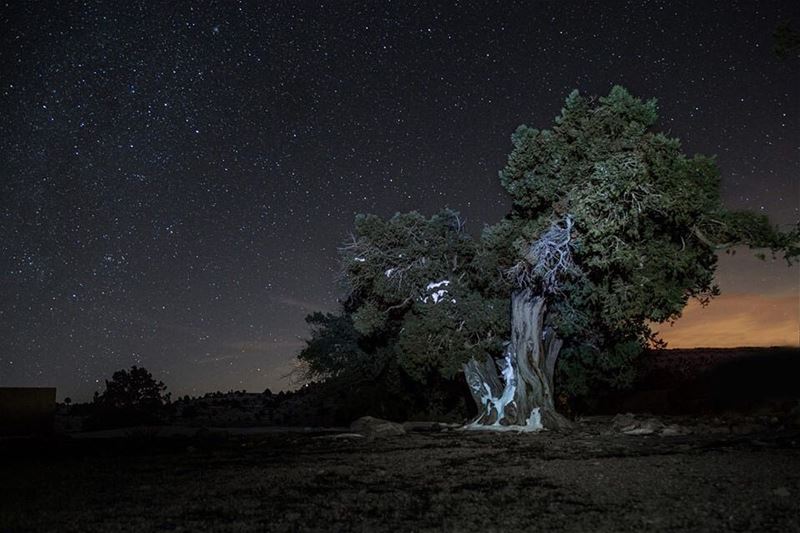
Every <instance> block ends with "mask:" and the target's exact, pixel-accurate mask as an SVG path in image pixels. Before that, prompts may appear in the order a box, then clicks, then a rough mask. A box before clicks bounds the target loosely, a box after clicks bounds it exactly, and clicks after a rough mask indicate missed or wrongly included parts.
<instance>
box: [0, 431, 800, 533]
mask: <svg viewBox="0 0 800 533" xmlns="http://www.w3.org/2000/svg"><path fill="white" fill-rule="evenodd" d="M0 472H2V476H0V531H2V532H7V531H14V532H17V531H103V532H107V531H162V530H163V531H212V530H213V531H341V530H353V531H483V532H486V531H518V530H527V531H533V530H543V531H642V530H646V531H780V532H788V531H800V433H799V432H798V431H797V430H789V429H785V428H783V429H779V430H772V431H769V430H766V429H764V428H760V429H758V428H757V429H756V432H755V433H750V434H746V435H741V434H732V433H725V434H721V433H715V432H705V433H700V434H693V435H684V436H672V437H664V436H658V435H646V436H641V435H640V436H632V435H625V434H621V433H619V432H618V431H614V430H612V429H611V426H610V419H604V418H594V419H590V420H586V421H584V422H583V423H582V424H581V425H580V427H579V428H578V429H577V430H576V431H574V432H572V433H570V434H556V433H551V432H543V433H538V434H522V435H520V434H491V433H490V434H486V433H473V432H455V431H445V432H438V433H410V434H408V435H402V436H396V437H391V438H386V439H376V440H368V439H364V438H361V439H358V438H340V439H336V438H331V436H330V435H329V434H325V435H314V434H299V433H284V434H260V435H223V434H214V433H210V434H200V435H197V436H180V435H175V436H172V437H169V438H155V437H152V436H148V435H134V436H131V437H127V438H122V439H83V440H77V439H61V440H51V441H6V442H0Z"/></svg>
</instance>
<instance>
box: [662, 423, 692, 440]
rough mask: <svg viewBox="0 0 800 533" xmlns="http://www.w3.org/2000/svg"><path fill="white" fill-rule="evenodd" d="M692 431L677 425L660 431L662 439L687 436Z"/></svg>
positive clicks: (671, 425)
mask: <svg viewBox="0 0 800 533" xmlns="http://www.w3.org/2000/svg"><path fill="white" fill-rule="evenodd" d="M691 432H692V430H690V429H689V428H687V427H686V426H679V425H678V424H670V425H668V426H666V427H664V429H662V430H661V436H662V437H676V436H678V435H688V434H689V433H691Z"/></svg>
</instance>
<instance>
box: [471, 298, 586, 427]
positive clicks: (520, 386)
mask: <svg viewBox="0 0 800 533" xmlns="http://www.w3.org/2000/svg"><path fill="white" fill-rule="evenodd" d="M545 310H546V309H545V299H544V297H543V296H539V295H534V294H533V292H532V291H531V289H529V288H525V289H519V290H517V291H515V292H514V294H512V296H511V341H510V342H509V343H508V344H507V346H506V350H505V353H504V354H503V359H501V360H500V362H499V364H496V363H495V361H494V360H493V359H492V358H491V357H489V356H487V358H486V360H485V361H484V362H483V363H478V362H477V361H475V360H474V359H473V360H472V361H470V362H469V363H467V364H466V365H465V367H464V373H465V375H466V378H467V383H468V384H469V388H470V392H471V393H472V397H473V399H474V400H475V403H476V404H477V405H478V409H479V414H478V417H477V418H476V419H475V420H474V421H473V422H472V424H470V425H469V426H468V427H470V428H472V429H500V430H502V429H509V430H511V429H517V430H528V431H535V430H537V429H542V428H543V427H544V428H548V429H562V428H565V427H567V426H569V425H570V424H569V422H568V421H567V419H566V418H564V417H563V416H561V415H559V414H558V413H557V412H556V409H555V402H554V399H553V373H554V371H555V366H556V360H557V359H558V354H559V352H560V351H561V346H562V344H563V341H562V340H561V339H559V338H557V337H556V335H555V333H554V332H553V331H552V329H551V328H544V327H543V324H544V315H545ZM498 367H499V368H498ZM498 370H499V372H498Z"/></svg>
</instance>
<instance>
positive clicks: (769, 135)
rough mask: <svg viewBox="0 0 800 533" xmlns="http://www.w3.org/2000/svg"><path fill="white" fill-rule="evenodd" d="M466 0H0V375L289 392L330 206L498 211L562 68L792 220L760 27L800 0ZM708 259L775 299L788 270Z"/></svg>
mask: <svg viewBox="0 0 800 533" xmlns="http://www.w3.org/2000/svg"><path fill="white" fill-rule="evenodd" d="M477 4H479V3H472V2H469V3H467V2H464V3H458V2H454V3H448V4H447V5H444V4H442V5H436V4H433V3H431V2H411V1H402V2H374V3H362V2H330V3H323V4H320V3H311V2H294V1H292V2H266V3H265V2H212V3H207V4H205V5H201V4H199V3H196V4H194V7H191V6H190V5H189V4H183V3H180V4H179V3H173V2H150V1H129V2H125V3H124V4H120V3H110V2H91V1H87V2H63V1H54V2H6V3H5V4H4V5H3V7H2V14H0V23H2V26H3V28H4V31H3V32H2V35H1V36H0V43H1V45H0V67H1V68H2V75H0V105H1V106H2V108H1V109H0V224H1V226H0V238H1V239H2V240H1V241H0V246H1V247H2V248H1V249H0V385H5V384H8V385H56V386H58V387H59V397H63V396H65V395H70V396H72V397H73V398H78V399H83V398H88V397H89V396H90V395H91V393H92V392H93V391H94V390H95V389H96V388H98V387H99V386H100V385H101V384H102V380H103V379H105V378H107V377H109V376H110V375H111V373H112V372H113V371H114V370H117V369H119V368H123V367H128V366H130V365H132V364H140V365H144V366H146V367H147V368H148V369H150V370H152V371H153V372H154V374H156V375H157V376H158V377H159V378H160V379H162V380H163V381H165V382H166V383H167V385H168V386H169V387H170V390H172V391H174V392H175V393H178V394H184V393H190V394H193V393H201V392H205V391H211V390H217V389H221V390H227V389H231V388H234V389H242V388H246V389H250V390H263V389H264V388H266V387H271V388H272V389H273V390H275V389H279V388H285V387H287V386H289V383H288V381H287V380H284V379H282V378H281V376H283V375H285V374H286V373H287V372H288V371H289V370H290V369H291V360H292V358H293V356H294V354H295V353H296V352H297V351H298V349H299V348H300V346H301V344H302V343H301V342H300V341H299V340H298V336H303V335H305V332H306V330H305V324H304V321H303V317H304V315H305V314H306V313H308V312H310V311H312V310H315V309H334V308H335V306H336V303H335V302H336V297H337V295H338V294H339V293H338V289H337V287H336V285H335V282H334V277H335V272H336V269H337V264H336V247H337V244H338V243H339V242H341V241H342V240H343V238H344V237H345V236H346V235H347V232H348V231H349V229H350V227H351V224H352V219H353V215H354V214H355V213H357V212H375V213H378V214H381V215H390V214H392V213H394V212H396V211H405V210H411V209H417V210H419V211H422V212H424V213H432V212H434V211H436V210H438V209H439V208H441V207H444V206H450V207H453V208H455V209H458V210H460V211H461V212H462V213H464V214H465V215H466V217H467V219H468V221H469V222H468V224H469V226H470V227H471V228H472V229H473V230H474V231H478V230H479V229H480V227H481V226H482V225H483V224H484V223H492V222H494V221H496V220H497V219H499V218H500V217H501V216H502V215H503V214H504V213H505V212H506V209H507V208H508V201H507V199H506V198H505V196H504V194H503V191H502V190H501V188H500V186H499V184H498V182H497V171H498V170H499V169H500V168H502V166H503V164H504V161H505V158H506V156H507V154H508V152H509V150H510V140H509V136H510V134H511V132H512V131H513V130H514V129H515V128H516V126H517V125H518V124H520V123H527V124H530V125H532V126H536V127H548V126H549V125H550V124H551V123H552V120H553V117H554V116H555V115H556V114H557V113H558V112H559V109H560V107H561V103H562V102H563V99H564V97H565V96H566V95H567V94H568V93H569V91H571V90H572V89H574V88H577V89H579V90H581V91H582V92H586V93H594V94H605V93H607V92H608V90H609V89H610V87H611V86H612V85H614V84H622V85H624V86H626V87H627V88H628V89H630V90H631V91H632V92H633V93H634V94H636V95H637V96H641V97H646V98H650V97H656V98H658V100H659V102H660V109H661V117H662V119H661V122H660V124H661V128H662V129H664V130H667V131H668V132H670V133H671V134H672V135H675V136H678V137H680V138H681V139H682V140H683V141H684V146H685V148H686V151H687V152H688V153H694V152H701V153H706V154H717V156H718V161H719V165H720V167H721V169H722V172H723V176H724V178H723V179H724V191H725V200H726V203H727V204H728V205H729V206H730V207H741V208H749V209H754V210H757V211H764V212H766V213H768V214H770V215H771V216H772V218H773V220H774V221H775V222H776V223H780V224H790V223H792V222H793V221H796V220H797V219H798V205H799V204H800V193H799V192H798V174H800V172H798V171H800V159H799V158H798V145H799V144H800V142H799V141H800V126H799V124H800V121H798V112H799V111H800V98H798V94H797V87H798V86H800V61H798V60H797V59H796V58H794V59H788V60H780V59H779V58H777V57H776V56H775V54H774V53H773V52H772V45H773V43H772V33H773V31H774V30H775V28H776V26H777V25H778V24H779V23H780V22H781V21H783V20H786V19H792V20H794V21H795V26H798V25H800V4H798V3H797V2H789V1H787V2H777V1H776V2H756V1H753V2H736V1H729V0H726V1H718V2H693V1H664V2H613V1H612V2H591V3H590V2H581V1H570V0H565V1H562V2H536V1H526V2H508V1H498V2H483V3H480V6H478V5H477ZM722 266H723V268H722V269H721V271H720V282H721V284H722V288H723V290H727V291H730V292H733V293H749V294H778V295H781V296H783V297H785V296H787V295H789V296H790V297H791V296H794V297H795V298H797V294H798V271H797V268H796V267H795V268H793V269H791V270H790V269H786V268H784V267H783V266H782V265H780V264H775V265H773V264H760V263H758V262H755V261H753V260H749V259H744V260H742V261H738V262H735V261H730V260H728V259H726V260H725V261H724V262H723V265H722Z"/></svg>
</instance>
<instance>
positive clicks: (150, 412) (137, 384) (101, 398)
mask: <svg viewBox="0 0 800 533" xmlns="http://www.w3.org/2000/svg"><path fill="white" fill-rule="evenodd" d="M105 383H106V390H105V391H104V392H103V393H102V394H101V393H98V392H95V393H94V400H93V403H92V405H93V408H94V409H93V410H94V413H93V416H92V419H91V421H90V426H93V427H120V426H130V425H136V424H154V423H159V422H160V421H161V416H160V415H161V414H162V413H163V408H164V407H165V406H166V405H167V404H169V403H170V393H168V392H166V389H167V387H166V385H164V383H163V382H161V381H156V379H155V378H153V375H152V374H151V373H150V372H148V371H147V370H146V369H145V368H142V367H138V366H135V365H134V366H132V367H131V369H130V370H124V369H123V370H118V371H116V372H114V374H113V375H112V376H111V380H110V381H109V380H106V382H105Z"/></svg>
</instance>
